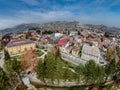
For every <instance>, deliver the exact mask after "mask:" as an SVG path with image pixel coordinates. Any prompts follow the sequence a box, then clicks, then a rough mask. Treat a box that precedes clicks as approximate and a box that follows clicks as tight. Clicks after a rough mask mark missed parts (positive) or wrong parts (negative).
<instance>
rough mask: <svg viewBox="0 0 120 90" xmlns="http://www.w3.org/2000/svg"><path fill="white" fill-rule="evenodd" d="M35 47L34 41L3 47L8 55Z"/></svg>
mask: <svg viewBox="0 0 120 90" xmlns="http://www.w3.org/2000/svg"><path fill="white" fill-rule="evenodd" d="M35 48H36V45H35V43H30V44H23V45H19V46H12V47H6V48H5V49H6V50H7V51H8V53H9V54H10V55H14V54H20V53H22V52H24V51H26V50H35Z"/></svg>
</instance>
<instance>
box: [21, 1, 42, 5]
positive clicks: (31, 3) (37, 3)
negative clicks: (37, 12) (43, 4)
mask: <svg viewBox="0 0 120 90" xmlns="http://www.w3.org/2000/svg"><path fill="white" fill-rule="evenodd" d="M21 1H22V2H24V3H26V4H28V5H39V4H40V3H39V1H38V0H21Z"/></svg>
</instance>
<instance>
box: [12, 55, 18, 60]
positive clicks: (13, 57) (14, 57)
mask: <svg viewBox="0 0 120 90" xmlns="http://www.w3.org/2000/svg"><path fill="white" fill-rule="evenodd" d="M19 58H20V55H16V56H12V57H11V60H13V59H17V60H18V59H19Z"/></svg>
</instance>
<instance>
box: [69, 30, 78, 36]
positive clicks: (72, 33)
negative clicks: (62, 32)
mask: <svg viewBox="0 0 120 90" xmlns="http://www.w3.org/2000/svg"><path fill="white" fill-rule="evenodd" d="M74 35H78V31H70V36H74Z"/></svg>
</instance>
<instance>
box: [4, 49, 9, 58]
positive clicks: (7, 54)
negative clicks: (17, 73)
mask: <svg viewBox="0 0 120 90" xmlns="http://www.w3.org/2000/svg"><path fill="white" fill-rule="evenodd" d="M4 54H5V60H10V55H9V53H8V51H6V50H4Z"/></svg>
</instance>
